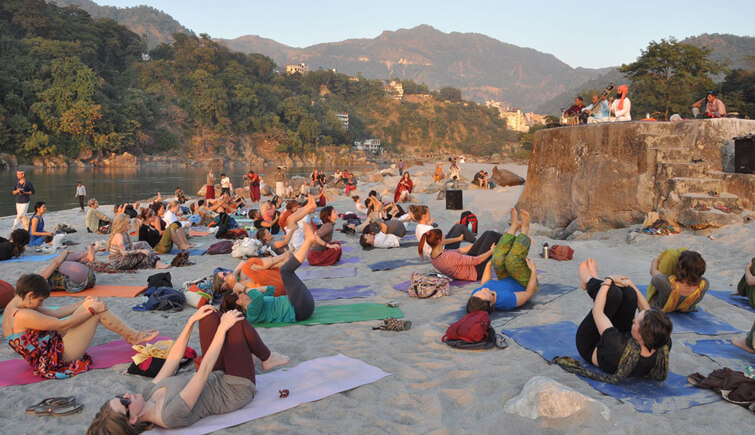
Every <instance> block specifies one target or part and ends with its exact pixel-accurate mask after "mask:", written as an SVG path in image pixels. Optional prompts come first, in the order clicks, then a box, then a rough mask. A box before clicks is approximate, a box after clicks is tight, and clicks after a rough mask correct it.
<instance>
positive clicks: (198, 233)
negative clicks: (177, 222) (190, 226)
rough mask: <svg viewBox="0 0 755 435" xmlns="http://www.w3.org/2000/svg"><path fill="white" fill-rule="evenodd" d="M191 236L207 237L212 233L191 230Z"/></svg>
mask: <svg viewBox="0 0 755 435" xmlns="http://www.w3.org/2000/svg"><path fill="white" fill-rule="evenodd" d="M189 235H190V236H191V237H205V236H209V235H210V232H209V231H196V230H189Z"/></svg>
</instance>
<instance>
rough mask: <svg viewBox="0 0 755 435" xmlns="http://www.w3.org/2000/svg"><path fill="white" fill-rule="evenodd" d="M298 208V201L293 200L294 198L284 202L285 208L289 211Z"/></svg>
mask: <svg viewBox="0 0 755 435" xmlns="http://www.w3.org/2000/svg"><path fill="white" fill-rule="evenodd" d="M298 208H299V202H298V201H295V200H293V199H292V200H289V201H288V202H287V203H286V210H288V211H290V212H294V211H296V209H298Z"/></svg>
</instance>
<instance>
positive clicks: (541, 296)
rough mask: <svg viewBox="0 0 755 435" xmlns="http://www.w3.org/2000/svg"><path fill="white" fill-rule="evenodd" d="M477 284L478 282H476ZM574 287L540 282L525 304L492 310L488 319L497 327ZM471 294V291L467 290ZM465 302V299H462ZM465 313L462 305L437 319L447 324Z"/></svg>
mask: <svg viewBox="0 0 755 435" xmlns="http://www.w3.org/2000/svg"><path fill="white" fill-rule="evenodd" d="M478 285H479V284H478ZM574 290H575V288H574V287H572V286H568V285H564V284H549V283H548V284H540V288H539V289H538V291H537V293H535V295H534V296H532V298H530V300H529V301H527V303H526V304H524V305H522V306H521V307H519V308H515V309H514V310H512V311H494V312H493V313H492V314H491V315H490V319H491V321H492V322H493V326H495V327H498V326H500V325H499V322H498V321H499V320H505V322H502V323H503V324H505V323H507V322H508V321H510V320H512V319H514V318H515V317H518V316H519V315H521V314H524V313H526V312H527V311H530V310H533V309H535V308H537V307H538V306H540V305H545V304H547V303H549V302H551V301H553V300H554V299H556V298H557V297H559V296H561V295H565V294H566V293H569V292H571V291H574ZM469 293H470V294H472V292H471V291H470V292H469ZM464 303H465V304H466V301H464ZM466 315H467V310H466V307H462V308H460V309H458V310H455V311H451V312H450V313H447V314H444V315H443V316H442V317H440V318H439V319H438V320H439V321H442V322H447V323H448V324H449V325H450V324H451V323H453V322H455V321H457V320H459V319H461V318H462V317H464V316H466Z"/></svg>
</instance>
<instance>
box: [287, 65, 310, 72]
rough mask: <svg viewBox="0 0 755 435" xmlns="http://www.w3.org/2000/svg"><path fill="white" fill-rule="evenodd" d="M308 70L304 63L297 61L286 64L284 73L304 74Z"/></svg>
mask: <svg viewBox="0 0 755 435" xmlns="http://www.w3.org/2000/svg"><path fill="white" fill-rule="evenodd" d="M307 71H309V67H308V66H307V64H306V63H297V64H294V65H286V74H296V73H300V74H304V73H305V72H307Z"/></svg>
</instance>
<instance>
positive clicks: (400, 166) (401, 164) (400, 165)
mask: <svg viewBox="0 0 755 435" xmlns="http://www.w3.org/2000/svg"><path fill="white" fill-rule="evenodd" d="M398 175H399V177H400V176H402V175H404V160H402V159H398Z"/></svg>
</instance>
